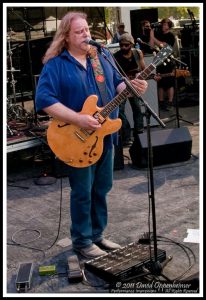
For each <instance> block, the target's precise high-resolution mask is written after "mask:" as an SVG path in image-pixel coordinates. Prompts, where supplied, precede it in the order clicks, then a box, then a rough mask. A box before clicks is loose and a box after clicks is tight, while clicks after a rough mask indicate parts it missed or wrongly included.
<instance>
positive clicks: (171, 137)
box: [129, 127, 192, 168]
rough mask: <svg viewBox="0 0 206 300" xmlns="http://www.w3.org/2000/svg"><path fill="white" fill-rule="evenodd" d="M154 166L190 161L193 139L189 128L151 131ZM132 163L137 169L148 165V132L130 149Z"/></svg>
mask: <svg viewBox="0 0 206 300" xmlns="http://www.w3.org/2000/svg"><path fill="white" fill-rule="evenodd" d="M151 144H152V153H153V166H158V165H163V164H170V163H175V162H181V161H186V160H189V159H190V157H191V149H192V138H191V135H190V132H189V130H188V128H187V127H181V128H173V129H162V130H155V131H151ZM129 153H130V157H131V160H132V163H133V164H134V165H135V166H137V167H140V168H141V167H142V168H144V167H147V165H148V142H147V132H144V133H142V134H139V135H138V136H137V137H136V138H135V140H134V142H133V144H132V146H131V147H130V149H129Z"/></svg>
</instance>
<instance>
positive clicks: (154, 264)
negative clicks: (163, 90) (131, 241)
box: [99, 50, 166, 275]
mask: <svg viewBox="0 0 206 300" xmlns="http://www.w3.org/2000/svg"><path fill="white" fill-rule="evenodd" d="M108 51H109V50H108ZM99 53H100V54H101V55H102V56H103V57H104V58H105V59H106V60H107V61H108V62H109V64H110V65H111V66H112V68H114V69H115V70H116V71H117V72H118V73H119V74H120V76H121V77H122V78H123V80H124V82H125V84H126V86H127V87H128V88H129V90H130V91H131V92H132V93H133V94H134V95H135V96H137V97H138V98H140V99H141V101H142V102H143V103H144V105H145V115H146V122H147V143H148V168H149V174H150V176H149V178H150V188H151V193H150V195H149V200H150V201H151V204H152V221H153V243H154V261H151V265H150V271H151V273H152V274H156V275H159V274H160V273H161V271H162V266H161V263H160V262H159V261H158V258H157V235H156V212H155V197H154V178H153V153H152V143H151V133H150V117H151V115H152V116H153V117H154V118H155V119H156V120H157V121H158V123H159V124H160V125H161V126H162V127H163V128H164V127H166V125H165V124H164V123H163V122H162V120H161V119H160V118H159V117H158V116H157V115H156V113H155V112H154V111H153V110H152V109H151V107H150V106H149V105H148V103H147V102H146V101H144V100H143V99H142V97H141V96H140V94H139V93H138V92H137V91H136V90H135V88H134V87H133V86H132V84H131V82H130V81H129V80H128V79H127V78H126V77H123V76H122V74H121V73H120V72H119V70H118V69H117V67H116V66H114V65H113V63H112V62H111V61H110V60H109V59H108V57H107V56H106V54H105V53H104V52H103V51H102V50H101V51H99ZM110 53H111V52H110ZM111 55H112V53H111ZM112 57H113V55H112ZM114 59H115V58H114ZM137 78H138V77H137Z"/></svg>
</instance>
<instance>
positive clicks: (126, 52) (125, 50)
mask: <svg viewBox="0 0 206 300" xmlns="http://www.w3.org/2000/svg"><path fill="white" fill-rule="evenodd" d="M130 50H131V48H128V49H121V52H122V54H123V55H124V54H128V53H129V52H130Z"/></svg>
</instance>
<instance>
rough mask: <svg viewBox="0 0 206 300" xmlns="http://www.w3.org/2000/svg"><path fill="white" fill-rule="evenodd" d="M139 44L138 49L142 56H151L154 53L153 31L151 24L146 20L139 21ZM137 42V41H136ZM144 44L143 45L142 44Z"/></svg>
mask: <svg viewBox="0 0 206 300" xmlns="http://www.w3.org/2000/svg"><path fill="white" fill-rule="evenodd" d="M139 38H140V39H141V41H142V42H143V43H141V42H139V45H140V49H141V50H142V52H143V54H144V55H145V54H153V52H154V49H153V47H154V30H153V29H152V28H151V23H150V21H148V20H143V21H141V33H140V35H139ZM137 42H138V39H137ZM144 43H145V44H144Z"/></svg>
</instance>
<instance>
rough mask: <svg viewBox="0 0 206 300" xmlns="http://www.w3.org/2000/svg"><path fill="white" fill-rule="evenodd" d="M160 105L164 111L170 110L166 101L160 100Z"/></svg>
mask: <svg viewBox="0 0 206 300" xmlns="http://www.w3.org/2000/svg"><path fill="white" fill-rule="evenodd" d="M162 102H163V103H162ZM159 107H160V109H161V110H163V111H169V109H168V108H167V105H166V103H165V102H164V101H160V102H159Z"/></svg>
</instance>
